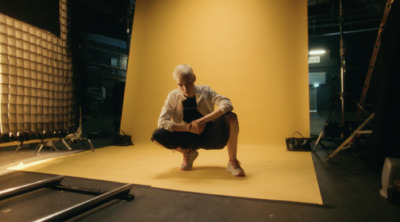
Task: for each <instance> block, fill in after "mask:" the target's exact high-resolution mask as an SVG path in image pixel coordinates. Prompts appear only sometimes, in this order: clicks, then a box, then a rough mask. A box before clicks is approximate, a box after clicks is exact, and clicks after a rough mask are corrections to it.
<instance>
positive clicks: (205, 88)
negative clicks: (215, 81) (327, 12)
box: [196, 85, 211, 90]
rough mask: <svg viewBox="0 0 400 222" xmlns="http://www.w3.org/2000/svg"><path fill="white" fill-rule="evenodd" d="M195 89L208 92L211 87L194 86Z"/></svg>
mask: <svg viewBox="0 0 400 222" xmlns="http://www.w3.org/2000/svg"><path fill="white" fill-rule="evenodd" d="M196 88H197V89H198V90H210V89H211V87H210V86H208V85H196Z"/></svg>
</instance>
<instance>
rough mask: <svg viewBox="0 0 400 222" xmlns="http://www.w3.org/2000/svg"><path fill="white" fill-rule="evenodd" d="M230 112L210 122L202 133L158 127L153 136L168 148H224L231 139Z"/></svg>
mask: <svg viewBox="0 0 400 222" xmlns="http://www.w3.org/2000/svg"><path fill="white" fill-rule="evenodd" d="M229 114H230V115H232V114H233V115H235V114H234V113H232V112H229V113H227V114H225V115H223V116H221V117H219V118H218V119H216V120H214V121H212V122H208V123H207V124H206V127H205V129H204V132H203V133H202V134H200V135H197V134H194V133H189V132H170V131H168V130H166V129H162V128H160V129H156V130H154V132H153V136H152V137H151V140H152V141H154V140H155V141H157V142H158V143H159V144H161V145H163V146H164V147H166V148H168V149H176V148H178V147H179V148H181V149H199V148H203V149H222V148H224V147H225V146H226V144H227V142H228V140H229V116H228V115H229Z"/></svg>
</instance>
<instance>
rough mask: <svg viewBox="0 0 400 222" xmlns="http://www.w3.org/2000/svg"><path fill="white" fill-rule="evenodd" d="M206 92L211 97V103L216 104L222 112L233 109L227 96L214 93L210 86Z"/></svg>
mask: <svg viewBox="0 0 400 222" xmlns="http://www.w3.org/2000/svg"><path fill="white" fill-rule="evenodd" d="M208 94H209V96H210V98H211V101H212V103H213V104H215V105H216V106H218V108H219V109H220V110H222V111H223V113H224V114H225V113H227V112H230V111H232V110H233V105H232V103H231V100H230V99H229V98H227V97H225V96H223V95H220V94H218V93H216V92H215V91H214V90H212V89H211V88H209V92H208Z"/></svg>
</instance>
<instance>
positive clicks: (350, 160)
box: [0, 113, 400, 222]
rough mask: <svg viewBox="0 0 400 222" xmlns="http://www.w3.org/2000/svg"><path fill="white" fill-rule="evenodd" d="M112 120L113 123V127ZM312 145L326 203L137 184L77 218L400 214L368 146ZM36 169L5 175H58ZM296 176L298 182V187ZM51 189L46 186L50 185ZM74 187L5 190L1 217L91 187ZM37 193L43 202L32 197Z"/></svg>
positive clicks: (19, 216)
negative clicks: (126, 195) (127, 194)
mask: <svg viewBox="0 0 400 222" xmlns="http://www.w3.org/2000/svg"><path fill="white" fill-rule="evenodd" d="M325 119H326V115H321V114H316V113H313V114H311V129H312V131H311V133H312V134H313V135H316V134H318V133H319V131H320V129H321V128H322V126H323V124H324V123H325ZM106 128H107V127H106ZM92 141H93V145H94V146H95V147H96V148H101V147H103V146H107V145H111V144H112V139H111V138H110V137H97V138H93V140H92ZM323 144H324V145H325V146H327V147H323V146H319V148H318V149H317V151H316V152H315V153H312V157H313V161H314V164H315V170H316V174H317V178H318V182H319V186H320V190H321V195H322V199H323V202H324V204H323V205H322V206H320V205H311V204H302V203H292V202H280V201H268V200H254V199H244V198H235V197H225V196H214V195H205V194H196V193H187V192H179V191H171V190H164V189H156V188H151V187H146V186H140V185H134V187H133V188H132V189H131V194H134V196H135V199H134V200H132V201H127V200H113V201H111V202H110V203H108V204H105V205H102V206H100V207H98V208H96V209H95V210H92V211H90V212H88V213H87V214H83V215H81V216H79V217H76V218H72V219H71V220H72V221H174V222H179V221H185V222H188V221H332V222H333V221H399V218H400V206H399V205H394V204H391V203H389V202H388V201H387V200H386V199H384V198H383V197H381V196H380V194H379V190H380V188H381V175H380V173H377V172H374V171H370V170H368V169H366V167H365V161H364V160H363V150H359V149H348V150H343V151H341V152H339V154H337V155H336V156H335V157H334V158H332V159H331V160H330V161H329V162H326V161H325V157H326V156H327V155H329V154H330V153H332V151H333V150H334V149H335V148H336V146H331V145H332V144H334V143H332V142H324V143H323ZM86 149H87V146H86V145H85V144H76V145H75V146H74V151H64V150H62V151H60V152H54V151H52V150H49V149H45V150H43V151H42V152H41V153H40V154H39V155H36V156H34V147H26V148H24V149H21V150H20V151H19V152H18V153H17V154H16V155H15V157H14V160H11V158H12V155H13V154H14V152H13V150H12V148H8V149H5V148H2V149H1V151H0V155H1V156H0V157H1V158H0V164H1V167H0V170H2V171H1V172H3V173H4V169H5V168H6V167H7V166H8V165H10V164H11V163H12V162H14V163H15V162H16V163H18V161H20V160H22V159H24V160H28V159H29V160H30V161H35V160H39V159H44V158H48V157H50V156H55V155H66V154H69V153H71V152H79V151H80V150H86ZM51 176H52V175H43V174H36V173H26V172H18V173H16V174H12V175H10V174H3V175H2V176H1V177H0V190H2V189H5V188H8V187H12V186H14V185H16V184H23V183H28V182H30V181H32V180H36V179H41V178H47V177H51ZM62 183H66V184H69V185H74V186H78V187H90V188H91V189H97V190H109V189H113V187H117V186H119V185H121V184H118V183H114V182H109V181H96V180H88V179H84V178H71V177H65V179H64V180H63V182H62ZM295 186H296V184H293V187H295ZM42 192H44V194H43V193H42ZM65 193H66V192H59V191H54V190H52V189H51V190H50V191H49V192H47V191H45V190H43V189H41V190H40V191H35V193H34V194H32V195H29V194H24V195H23V197H22V199H20V198H21V197H18V198H15V197H13V198H8V199H1V198H0V221H30V220H34V219H37V218H40V217H42V216H44V215H46V214H49V213H50V212H51V209H54V210H61V209H63V208H66V207H68V206H69V205H70V204H74V203H75V202H77V201H84V200H86V199H87V198H88V197H87V195H76V194H72V195H71V196H69V197H67V196H65V195H66V194H65ZM29 201H37V202H39V203H41V204H30V202H29Z"/></svg>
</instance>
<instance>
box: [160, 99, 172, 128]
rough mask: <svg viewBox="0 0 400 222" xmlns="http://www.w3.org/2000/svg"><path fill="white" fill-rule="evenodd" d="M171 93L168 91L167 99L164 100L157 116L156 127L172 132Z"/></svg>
mask: <svg viewBox="0 0 400 222" xmlns="http://www.w3.org/2000/svg"><path fill="white" fill-rule="evenodd" d="M172 97H173V96H172V93H169V94H168V96H167V99H166V100H165V103H164V106H163V107H162V109H161V113H160V116H159V118H158V128H164V129H166V130H168V131H170V132H172V127H173V125H174V123H173V121H172V112H173V106H172V102H173V101H172V100H173V98H172Z"/></svg>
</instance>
